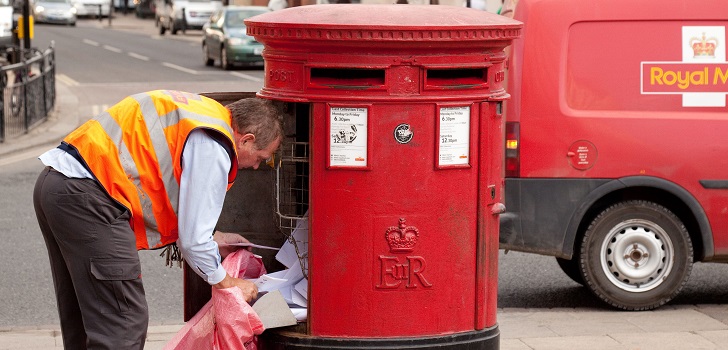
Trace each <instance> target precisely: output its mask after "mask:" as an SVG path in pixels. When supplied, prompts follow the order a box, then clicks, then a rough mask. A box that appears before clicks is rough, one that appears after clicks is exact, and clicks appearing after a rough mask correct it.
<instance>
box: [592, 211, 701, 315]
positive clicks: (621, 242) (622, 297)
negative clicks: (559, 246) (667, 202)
mask: <svg viewBox="0 0 728 350" xmlns="http://www.w3.org/2000/svg"><path fill="white" fill-rule="evenodd" d="M579 260H580V267H581V270H582V275H583V277H584V282H586V286H587V287H588V288H589V289H590V290H591V291H592V292H593V293H594V294H595V295H596V296H597V297H599V298H600V299H601V300H603V301H605V302H606V303H608V304H610V305H612V306H614V307H616V308H619V309H623V310H651V309H655V308H657V307H660V306H662V305H664V304H665V303H667V302H668V301H670V300H672V298H674V297H675V296H676V295H677V294H678V293H679V292H680V290H681V289H682V288H683V286H685V283H687V280H688V277H689V276H690V271H691V270H692V267H693V245H692V242H691V240H690V236H689V235H688V232H687V229H685V225H683V223H682V222H681V221H680V219H679V218H678V217H677V216H676V215H675V214H673V213H672V212H671V211H670V210H668V209H667V208H665V207H663V206H661V205H659V204H656V203H653V202H648V201H642V200H634V201H625V202H621V203H617V204H615V205H612V206H611V207H609V208H607V209H606V210H604V211H602V212H601V213H600V214H599V215H598V216H597V217H596V218H595V219H594V221H592V223H591V225H589V228H588V229H587V230H586V233H585V234H584V239H583V241H582V245H581V254H580V259H579Z"/></svg>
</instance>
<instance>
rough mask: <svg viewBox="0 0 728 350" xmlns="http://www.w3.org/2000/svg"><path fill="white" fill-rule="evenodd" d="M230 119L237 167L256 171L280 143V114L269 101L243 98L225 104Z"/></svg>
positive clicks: (277, 108)
mask: <svg viewBox="0 0 728 350" xmlns="http://www.w3.org/2000/svg"><path fill="white" fill-rule="evenodd" d="M226 107H227V109H228V110H230V114H231V115H232V127H233V131H234V138H235V148H236V149H237V151H238V167H239V168H240V169H242V168H253V169H257V168H258V165H259V164H260V163H261V162H263V161H265V160H266V159H268V158H270V157H271V156H273V154H274V153H275V152H276V150H277V149H278V147H279V146H280V144H281V140H282V139H283V126H282V121H281V120H282V117H283V111H282V110H281V108H279V107H278V106H277V105H276V103H275V102H274V101H272V100H266V99H261V98H256V97H252V98H244V99H242V100H238V101H235V102H233V103H231V104H228V105H227V106H226Z"/></svg>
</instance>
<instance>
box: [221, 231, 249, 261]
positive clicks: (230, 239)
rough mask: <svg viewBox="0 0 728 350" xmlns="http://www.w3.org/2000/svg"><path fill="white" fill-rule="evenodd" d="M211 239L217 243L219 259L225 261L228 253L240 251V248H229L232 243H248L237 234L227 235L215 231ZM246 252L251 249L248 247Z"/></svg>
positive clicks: (226, 233)
mask: <svg viewBox="0 0 728 350" xmlns="http://www.w3.org/2000/svg"><path fill="white" fill-rule="evenodd" d="M212 239H213V240H214V241H215V242H217V248H218V249H219V250H220V257H222V258H223V259H225V257H227V256H228V255H230V253H232V252H234V251H236V250H238V249H240V248H241V247H237V246H231V245H230V244H234V243H250V241H249V240H247V239H245V237H243V236H241V235H239V234H237V233H228V232H221V231H215V234H214V235H213V236H212ZM247 249H248V250H252V249H253V248H252V247H248V248H247Z"/></svg>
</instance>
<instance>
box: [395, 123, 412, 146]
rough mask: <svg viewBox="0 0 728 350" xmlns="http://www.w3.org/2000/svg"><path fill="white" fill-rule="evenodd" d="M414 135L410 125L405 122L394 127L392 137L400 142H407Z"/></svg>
mask: <svg viewBox="0 0 728 350" xmlns="http://www.w3.org/2000/svg"><path fill="white" fill-rule="evenodd" d="M414 136H415V135H414V133H413V132H412V129H411V128H410V125H409V124H407V123H402V124H399V125H397V127H396V128H394V139H395V140H397V142H399V143H401V144H405V143H409V142H410V141H412V137H414Z"/></svg>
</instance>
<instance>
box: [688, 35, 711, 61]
mask: <svg viewBox="0 0 728 350" xmlns="http://www.w3.org/2000/svg"><path fill="white" fill-rule="evenodd" d="M690 47H692V48H693V55H694V56H695V57H715V49H716V48H717V47H718V39H716V38H705V33H703V36H702V37H700V38H698V37H692V38H690Z"/></svg>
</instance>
